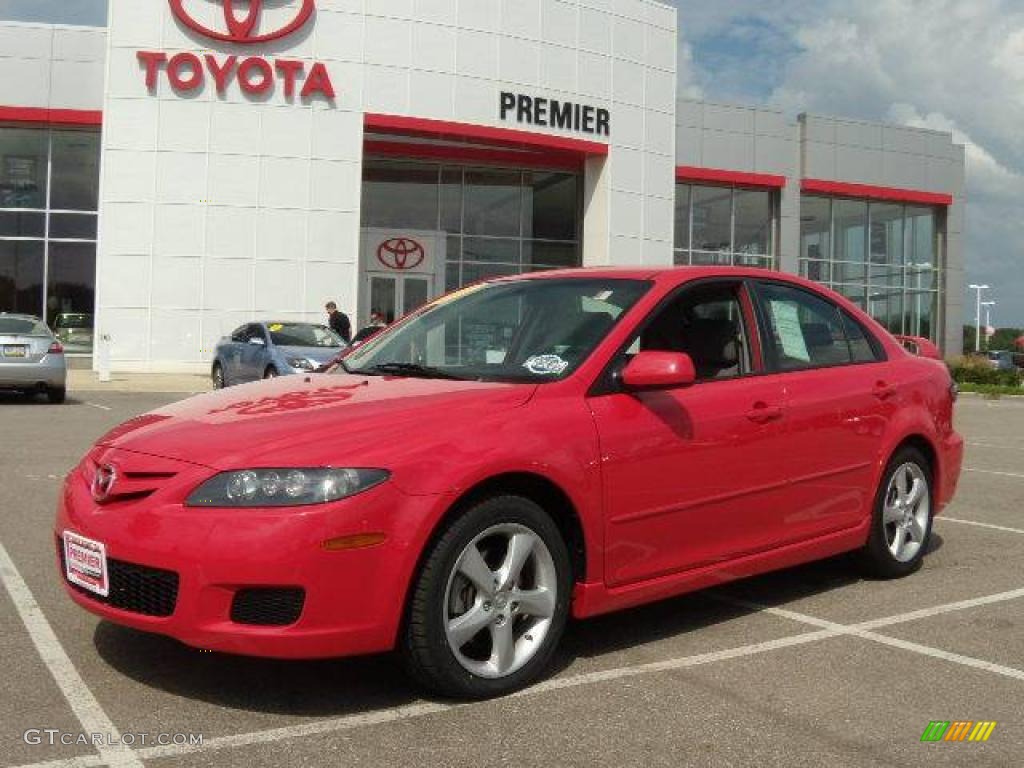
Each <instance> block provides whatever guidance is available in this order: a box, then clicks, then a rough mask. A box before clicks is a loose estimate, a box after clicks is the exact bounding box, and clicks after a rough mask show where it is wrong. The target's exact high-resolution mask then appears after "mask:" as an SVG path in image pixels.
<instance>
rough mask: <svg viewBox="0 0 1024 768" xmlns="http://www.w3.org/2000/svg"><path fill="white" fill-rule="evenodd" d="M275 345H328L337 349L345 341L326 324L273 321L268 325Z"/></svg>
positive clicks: (327, 346)
mask: <svg viewBox="0 0 1024 768" xmlns="http://www.w3.org/2000/svg"><path fill="white" fill-rule="evenodd" d="M267 330H268V331H270V340H271V341H273V342H274V346H275V347H326V348H329V349H336V348H338V347H341V346H342V345H343V344H344V342H343V341H342V340H341V337H340V336H339V335H338V334H336V333H335V332H334V331H332V330H331V329H330V328H328V327H327V326H325V325H313V324H312V323H271V324H270V325H268V326H267Z"/></svg>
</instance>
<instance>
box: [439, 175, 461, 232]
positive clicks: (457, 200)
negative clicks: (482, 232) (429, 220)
mask: <svg viewBox="0 0 1024 768" xmlns="http://www.w3.org/2000/svg"><path fill="white" fill-rule="evenodd" d="M441 230H442V231H443V232H462V170H461V169H459V168H445V169H443V170H442V171H441Z"/></svg>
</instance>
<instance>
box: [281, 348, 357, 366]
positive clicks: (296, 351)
mask: <svg viewBox="0 0 1024 768" xmlns="http://www.w3.org/2000/svg"><path fill="white" fill-rule="evenodd" d="M275 349H276V350H277V351H278V352H280V353H281V354H282V355H283V356H284V357H301V358H303V359H305V360H312V361H314V362H317V363H326V362H327V361H328V360H333V359H334V358H335V357H337V356H338V355H339V354H340V353H341V351H342V347H283V346H282V347H275Z"/></svg>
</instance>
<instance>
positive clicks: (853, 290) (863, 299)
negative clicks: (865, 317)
mask: <svg viewBox="0 0 1024 768" xmlns="http://www.w3.org/2000/svg"><path fill="white" fill-rule="evenodd" d="M832 290H834V291H835V292H836V293H841V294H842V295H843V296H845V297H846V298H848V299H849V300H850V301H852V302H853V303H854V304H856V305H857V306H858V307H860V308H861V309H863V310H867V306H868V289H867V286H864V285H835V286H833V287H832Z"/></svg>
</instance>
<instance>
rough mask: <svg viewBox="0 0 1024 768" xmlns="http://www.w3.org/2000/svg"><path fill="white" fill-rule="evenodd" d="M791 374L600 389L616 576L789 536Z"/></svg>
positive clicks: (596, 405)
mask: <svg viewBox="0 0 1024 768" xmlns="http://www.w3.org/2000/svg"><path fill="white" fill-rule="evenodd" d="M783 398H784V392H783V385H782V382H781V377H777V376H763V377H748V378H740V379H734V380H721V381H712V382H706V383H701V384H697V385H695V386H693V387H690V388H686V389H676V390H667V391H658V392H642V393H632V394H611V395H605V396H600V397H594V398H591V399H590V401H589V402H590V407H591V410H592V412H593V414H594V418H595V420H596V423H597V428H598V434H599V437H600V443H601V461H602V475H603V483H604V490H605V521H606V522H605V525H606V538H605V541H606V548H605V573H606V581H607V583H608V585H609V586H617V585H621V584H626V583H630V582H634V581H639V580H642V579H646V578H652V577H654V576H658V575H660V574H665V573H670V572H673V571H680V570H685V569H689V568H696V567H700V566H702V565H707V564H709V563H715V562H721V561H723V560H727V559H730V558H732V557H736V556H739V555H742V554H745V553H750V552H755V551H760V550H764V549H768V548H770V547H772V546H775V545H776V544H777V543H778V542H779V541H780V539H784V538H786V537H787V533H786V531H785V530H784V527H785V526H784V522H785V519H786V513H787V511H788V510H789V509H791V505H790V504H789V500H788V497H789V491H788V488H787V483H786V481H787V477H786V467H787V464H788V463H789V461H790V455H791V454H790V450H789V449H790V446H789V441H788V439H787V438H786V436H785V431H784V423H785V419H786V418H787V415H786V411H785V408H784V402H783Z"/></svg>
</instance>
